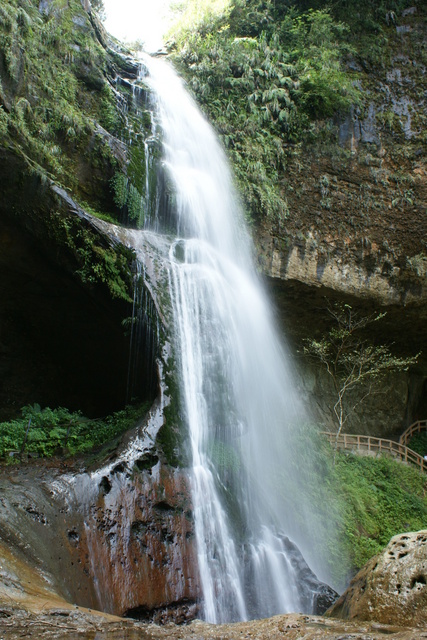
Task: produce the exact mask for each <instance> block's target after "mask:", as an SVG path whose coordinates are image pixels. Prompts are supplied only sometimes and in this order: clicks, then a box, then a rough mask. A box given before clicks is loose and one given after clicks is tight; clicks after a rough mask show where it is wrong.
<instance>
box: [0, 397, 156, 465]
mask: <svg viewBox="0 0 427 640" xmlns="http://www.w3.org/2000/svg"><path fill="white" fill-rule="evenodd" d="M147 410H148V404H143V405H136V406H129V407H126V409H123V410H122V411H117V412H116V413H114V414H113V415H111V416H107V417H106V418H102V419H96V420H89V419H88V418H85V417H84V416H82V414H81V413H80V411H75V412H70V411H68V409H63V408H61V407H60V408H58V409H50V408H49V407H46V408H45V409H42V408H41V407H40V405H38V404H34V405H28V406H26V407H23V408H22V410H21V413H22V417H21V418H17V419H16V420H11V421H10V422H2V423H0V458H6V459H13V460H14V459H16V458H21V457H22V456H23V455H24V456H25V455H26V454H29V455H32V456H36V457H41V458H45V457H51V456H53V455H61V456H63V455H71V456H73V455H76V454H81V453H86V452H89V451H91V450H92V449H94V448H98V447H100V446H102V445H103V444H105V443H107V442H109V441H111V440H113V439H114V438H116V437H117V436H119V435H120V434H121V433H123V432H124V431H126V430H127V429H130V428H131V427H132V426H134V425H135V423H136V422H137V420H138V419H139V418H141V416H142V415H144V414H145V413H146V412H147ZM11 454H12V455H11Z"/></svg>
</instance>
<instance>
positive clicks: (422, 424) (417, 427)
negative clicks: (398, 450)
mask: <svg viewBox="0 0 427 640" xmlns="http://www.w3.org/2000/svg"><path fill="white" fill-rule="evenodd" d="M426 429H427V420H418V421H417V422H414V424H411V426H410V427H408V428H407V429H406V431H404V432H403V433H402V435H401V436H400V438H399V443H400V444H403V445H405V446H406V445H407V444H408V442H409V440H410V439H411V438H412V437H413V436H414V435H415V434H416V433H421V431H425V430H426ZM426 453H427V451H426Z"/></svg>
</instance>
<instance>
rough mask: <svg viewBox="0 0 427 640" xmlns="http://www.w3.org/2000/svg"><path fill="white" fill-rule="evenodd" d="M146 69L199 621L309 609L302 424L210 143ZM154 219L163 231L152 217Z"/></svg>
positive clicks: (179, 100) (150, 63) (160, 77)
mask: <svg viewBox="0 0 427 640" xmlns="http://www.w3.org/2000/svg"><path fill="white" fill-rule="evenodd" d="M144 65H145V66H146V67H147V69H148V75H147V76H146V77H145V78H144V82H145V83H146V84H148V85H149V87H150V88H151V90H152V95H153V101H154V103H155V116H154V117H155V119H156V121H157V123H158V126H159V128H160V130H161V132H162V133H161V135H162V140H163V160H162V163H163V170H164V172H165V175H166V187H165V188H166V189H167V190H168V198H167V200H168V203H169V211H168V213H167V216H166V217H167V225H164V227H165V228H164V233H165V234H166V235H168V236H169V237H171V241H170V249H169V264H168V267H167V270H168V280H169V289H170V297H171V301H172V307H173V326H174V332H175V334H174V351H175V357H176V361H177V366H178V377H179V379H180V387H181V389H180V390H181V403H182V407H183V421H184V424H185V427H184V428H185V429H186V430H188V442H189V448H190V451H189V457H190V460H191V466H192V470H191V483H192V498H193V507H194V520H195V531H196V538H197V550H198V564H199V574H200V581H201V586H202V591H203V601H204V617H205V619H206V620H208V621H210V622H215V623H219V622H227V621H233V620H244V619H248V618H259V617H267V616H271V615H274V614H276V613H284V612H290V611H301V610H306V611H307V608H310V605H309V604H307V598H308V599H309V598H310V594H307V590H304V588H302V587H301V585H300V584H299V583H298V579H297V577H296V575H295V570H294V565H293V563H292V561H291V558H290V555H289V550H288V548H287V545H286V540H287V538H286V536H289V537H291V538H292V539H293V540H294V541H295V542H297V543H298V545H299V546H300V547H301V548H302V550H303V551H307V549H308V547H309V542H308V538H309V536H306V535H304V529H305V528H306V526H307V519H306V516H307V513H308V511H309V508H310V507H309V505H308V504H306V503H305V502H304V499H303V497H302V494H301V495H300V494H299V489H298V486H299V480H298V474H299V465H300V460H299V457H298V445H297V443H296V441H297V440H298V431H299V428H300V426H301V425H302V424H303V423H304V422H305V421H306V416H305V412H304V409H303V407H302V404H301V402H300V400H299V397H298V393H297V392H296V390H295V387H294V374H293V371H292V367H291V365H290V363H289V358H288V356H287V355H286V353H285V349H284V347H283V345H282V343H281V341H280V340H279V338H278V333H277V331H276V329H275V322H274V318H273V317H272V313H271V305H270V304H269V301H268V299H267V297H266V295H265V292H264V290H263V287H262V286H261V283H260V281H259V278H258V276H257V274H256V270H255V268H254V263H253V259H252V246H251V242H250V238H249V235H248V233H247V230H246V228H245V224H244V216H243V213H242V208H241V205H240V202H239V198H238V195H237V193H236V190H235V188H234V185H233V180H232V176H231V173H230V170H229V167H228V163H227V160H226V157H225V154H224V152H223V150H222V148H221V146H220V144H219V142H218V140H217V138H216V135H215V134H214V132H213V130H212V128H211V127H210V125H209V124H208V122H207V121H206V119H205V118H204V117H203V115H202V114H201V113H200V111H199V110H198V108H197V106H196V105H195V103H194V102H193V100H192V99H191V98H190V96H189V94H188V93H187V92H186V90H185V88H184V86H183V83H182V82H181V80H180V79H179V78H178V76H177V75H176V73H175V72H174V70H173V69H172V68H171V67H170V66H169V65H168V63H166V62H165V61H163V60H158V59H152V58H149V57H146V58H144ZM146 197H147V200H148V199H149V196H146ZM171 221H172V222H173V226H174V231H173V232H171ZM153 225H154V227H155V230H156V231H160V230H161V226H162V222H161V220H160V223H159V221H158V219H157V215H156V220H155V221H154V222H153ZM172 236H173V237H172ZM286 494H288V495H286Z"/></svg>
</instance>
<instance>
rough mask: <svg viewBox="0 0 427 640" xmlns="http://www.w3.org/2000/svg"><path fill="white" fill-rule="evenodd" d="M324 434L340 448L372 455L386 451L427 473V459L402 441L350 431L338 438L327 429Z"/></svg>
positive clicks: (332, 443)
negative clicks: (357, 434) (353, 433)
mask: <svg viewBox="0 0 427 640" xmlns="http://www.w3.org/2000/svg"><path fill="white" fill-rule="evenodd" d="M323 435H324V436H326V437H327V438H328V440H329V442H330V443H331V445H333V446H335V443H337V448H338V449H348V450H350V451H354V452H356V453H362V454H363V453H366V454H372V455H377V454H380V453H385V454H388V455H390V456H392V457H394V458H398V459H399V460H402V461H403V462H410V463H411V464H415V465H416V466H417V467H418V468H419V469H421V471H425V472H426V473H427V460H424V458H423V457H422V456H420V455H419V454H418V453H415V451H412V449H409V448H408V447H406V446H405V445H403V444H401V443H400V442H394V441H393V440H384V439H383V438H373V437H372V436H356V435H352V434H349V433H340V435H339V436H338V438H337V434H336V433H330V432H327V431H323Z"/></svg>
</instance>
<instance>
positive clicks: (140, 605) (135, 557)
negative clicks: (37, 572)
mask: <svg viewBox="0 0 427 640" xmlns="http://www.w3.org/2000/svg"><path fill="white" fill-rule="evenodd" d="M155 469H156V470H153V471H151V470H145V471H143V472H141V473H140V474H138V475H137V474H135V475H134V477H133V478H131V479H130V478H128V477H126V475H125V474H123V473H122V472H121V471H118V472H117V475H116V474H114V473H112V475H111V476H110V478H107V477H104V478H102V479H101V482H100V490H99V495H98V498H97V500H96V502H95V503H93V504H91V505H90V507H89V516H87V517H86V518H85V525H84V527H83V531H82V535H81V539H80V540H79V541H78V543H77V544H76V553H77V554H78V555H79V558H80V561H81V562H83V563H85V564H86V566H87V570H88V571H89V573H90V575H91V576H92V579H93V583H94V585H95V589H96V593H97V607H98V608H99V609H101V610H102V611H107V612H109V613H114V614H118V615H130V616H132V617H137V618H141V619H149V620H153V619H154V620H157V621H162V622H166V621H167V620H169V619H171V618H172V619H173V620H176V619H179V621H181V622H184V621H187V620H189V619H192V618H194V617H195V616H196V613H197V605H196V602H197V599H198V576H197V562H196V558H195V540H194V532H193V519H192V512H191V506H190V505H191V502H190V495H189V487H188V478H187V473H186V471H185V470H180V469H171V468H169V467H161V466H160V464H158V465H157V466H156V467H155ZM113 471H114V470H113ZM87 558H89V563H88V562H87Z"/></svg>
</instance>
